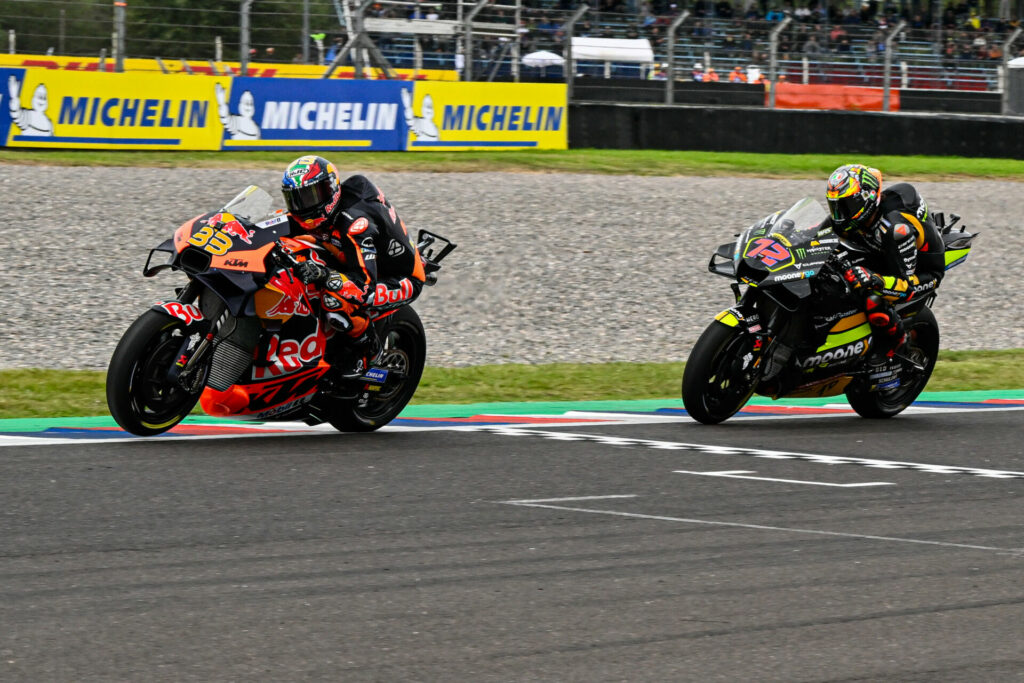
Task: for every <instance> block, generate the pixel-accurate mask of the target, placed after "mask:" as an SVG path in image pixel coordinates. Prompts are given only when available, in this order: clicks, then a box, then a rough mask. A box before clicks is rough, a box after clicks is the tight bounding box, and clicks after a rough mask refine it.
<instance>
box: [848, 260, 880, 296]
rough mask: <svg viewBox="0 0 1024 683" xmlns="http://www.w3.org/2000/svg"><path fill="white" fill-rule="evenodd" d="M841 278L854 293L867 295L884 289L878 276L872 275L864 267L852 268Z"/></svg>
mask: <svg viewBox="0 0 1024 683" xmlns="http://www.w3.org/2000/svg"><path fill="white" fill-rule="evenodd" d="M843 277H844V278H845V279H846V281H847V282H848V283H849V284H850V287H851V288H852V289H853V291H855V292H861V293H863V294H868V293H869V292H872V291H874V290H880V289H882V288H883V287H885V281H884V280H882V278H881V277H879V276H878V274H877V273H872V272H871V271H870V270H868V269H867V268H865V267H864V266H854V267H853V268H850V269H849V270H847V271H846V272H845V273H843Z"/></svg>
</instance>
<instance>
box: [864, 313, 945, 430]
mask: <svg viewBox="0 0 1024 683" xmlns="http://www.w3.org/2000/svg"><path fill="white" fill-rule="evenodd" d="M905 324H906V332H907V345H906V346H905V347H904V348H903V350H902V351H901V353H902V354H903V355H906V356H908V357H909V358H912V359H913V360H914V361H915V362H916V363H917V364H918V365H922V366H924V371H923V372H921V371H917V370H914V369H912V368H910V367H909V366H907V365H906V364H904V366H903V371H902V373H901V376H902V377H901V378H902V380H903V381H902V382H901V384H900V386H898V387H896V388H895V389H892V390H891V391H885V390H883V391H867V388H866V387H863V386H862V385H857V386H855V387H852V388H850V389H847V390H846V399H847V400H848V401H849V402H850V406H851V407H852V408H853V409H854V410H855V411H857V414H858V415H860V416H861V417H866V418H868V419H872V420H884V419H887V418H890V417H894V416H896V415H899V414H900V413H902V412H903V411H904V410H906V408H907V407H908V406H909V405H910V404H911V403H913V402H914V401H915V400H916V399H917V397H918V396H919V395H920V394H921V392H922V391H924V388H925V386H927V384H928V380H929V379H931V376H932V370H934V369H935V361H936V359H937V358H938V356H939V324H938V322H937V321H936V320H935V314H934V313H932V309H930V308H922V309H921V310H920V311H919V312H918V313H917V315H915V316H914V317H912V318H909V319H908V320H907V321H906V323H905Z"/></svg>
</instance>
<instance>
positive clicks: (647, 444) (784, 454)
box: [457, 426, 1024, 479]
mask: <svg viewBox="0 0 1024 683" xmlns="http://www.w3.org/2000/svg"><path fill="white" fill-rule="evenodd" d="M457 429H459V430H462V431H480V432H491V433H493V434H502V435H505V436H534V437H540V438H543V439H550V440H553V441H589V442H592V443H599V444H603V445H607V446H640V447H642V448H652V449H655V450H668V451H690V452H692V453H698V454H705V455H742V456H746V457H752V458H768V459H772V460H803V461H805V462H816V463H819V464H822V465H858V466H860V467H871V468H875V469H884V470H915V471H918V472H930V473H932V474H961V475H970V476H975V477H989V478H993V479H1024V472H1017V471H1014V470H993V469H986V468H982V467H961V466H959V465H939V464H932V463H923V462H907V461H900V460H877V459H874V458H856V457H849V456H842V455H821V454H816V453H798V452H793V451H775V450H765V449H761V448H744V447H741V446H717V445H714V444H699V443H686V442H682V441H656V440H653V439H635V438H629V437H624V436H614V435H610V434H585V433H581V432H552V431H546V430H543V429H530V428H527V427H504V426H502V427H495V426H478V427H458V428H457Z"/></svg>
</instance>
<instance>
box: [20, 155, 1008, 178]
mask: <svg viewBox="0 0 1024 683" xmlns="http://www.w3.org/2000/svg"><path fill="white" fill-rule="evenodd" d="M325 154H326V155H327V156H328V157H329V158H330V159H331V161H333V162H335V163H336V164H338V165H340V166H341V167H342V168H349V169H360V170H365V171H376V172H379V171H427V172H479V171H502V172H547V173H552V172H561V173H604V174H630V175H647V176H676V175H697V176H738V175H742V176H760V177H774V178H816V179H824V178H825V177H826V176H827V175H828V174H829V173H831V172H832V171H833V170H834V169H835V168H836V167H837V166H840V165H841V164H845V163H849V162H850V159H851V156H850V155H848V154H844V155H838V154H748V153H743V152H686V151H660V150H601V149H570V150H533V151H511V150H510V151H493V152H486V151H481V152H422V153H419V152H417V153H409V152H325ZM295 156H296V152H273V151H247V152H237V151H233V152H148V151H124V150H122V151H118V150H112V151H105V150H23V149H2V150H0V163H7V164H50V165H59V166H149V167H164V168H245V169H257V168H273V169H282V168H284V166H285V165H286V164H287V163H288V162H289V161H291V160H293V159H294V158H295ZM856 160H857V161H858V162H862V163H867V164H870V165H872V166H875V167H877V168H880V169H882V171H883V172H884V173H885V174H886V176H889V177H901V178H916V179H922V178H929V179H936V178H950V179H957V178H959V179H971V178H991V179H997V178H998V179H1007V180H1024V161H1022V160H1016V159H974V158H965V157H926V156H912V157H903V156H857V158H856Z"/></svg>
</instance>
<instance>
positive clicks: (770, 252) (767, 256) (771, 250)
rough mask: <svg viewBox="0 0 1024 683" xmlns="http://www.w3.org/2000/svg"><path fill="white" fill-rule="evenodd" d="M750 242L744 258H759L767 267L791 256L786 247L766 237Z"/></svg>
mask: <svg viewBox="0 0 1024 683" xmlns="http://www.w3.org/2000/svg"><path fill="white" fill-rule="evenodd" d="M751 244H752V248H751V249H749V250H748V251H747V253H746V254H745V256H746V258H757V259H760V261H761V263H763V264H764V265H765V266H767V267H769V268H770V267H772V266H774V265H775V264H776V263H778V262H779V261H785V260H786V259H788V258H790V256H792V255H791V254H790V253H789V250H788V249H786V247H784V246H782V245H781V244H779V243H778V242H776V241H775V240H773V239H770V238H768V237H762V238H761V239H758V240H754V241H753V242H752V243H751Z"/></svg>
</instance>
